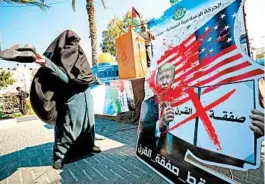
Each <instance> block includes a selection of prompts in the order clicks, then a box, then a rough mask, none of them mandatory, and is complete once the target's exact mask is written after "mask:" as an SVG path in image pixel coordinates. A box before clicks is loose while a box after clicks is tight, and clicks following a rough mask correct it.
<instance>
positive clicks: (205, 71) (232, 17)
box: [157, 0, 264, 106]
mask: <svg viewBox="0 0 265 185" xmlns="http://www.w3.org/2000/svg"><path fill="white" fill-rule="evenodd" d="M240 4H241V0H236V1H234V2H233V3H231V4H230V5H228V6H227V7H226V8H224V9H223V10H221V11H220V12H219V13H217V14H215V15H214V16H213V17H212V18H211V19H210V20H209V21H208V22H207V23H205V24H204V25H203V26H201V27H200V28H199V29H198V30H197V31H195V32H194V33H193V34H191V35H190V36H189V37H188V38H187V39H186V40H184V41H183V42H182V43H181V44H180V45H178V46H176V47H173V48H170V49H169V50H168V51H166V52H165V53H164V55H163V56H162V57H161V58H160V59H159V60H158V61H157V65H158V67H159V66H161V65H163V64H165V63H173V64H174V65H175V81H174V86H176V87H177V86H180V85H182V86H183V85H184V86H189V87H190V86H192V87H202V86H211V87H208V88H206V89H205V90H204V91H203V92H202V94H206V93H209V92H211V91H213V90H215V89H217V88H218V86H212V85H222V84H227V83H232V82H239V81H243V80H247V79H250V78H253V77H254V76H257V75H261V74H264V71H263V70H261V69H256V68H255V67H253V65H252V64H251V62H250V58H247V57H244V55H243V54H242V51H241V49H240V47H238V46H237V45H236V43H235V38H234V27H235V21H236V17H237V12H238V10H239V7H240ZM189 99H190V98H189V97H188V95H187V94H185V93H184V94H183V96H181V97H180V98H178V99H177V101H176V102H175V103H174V104H173V105H172V106H179V105H181V104H183V103H185V102H187V101H189Z"/></svg>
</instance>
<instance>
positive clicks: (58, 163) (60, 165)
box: [52, 159, 63, 170]
mask: <svg viewBox="0 0 265 185" xmlns="http://www.w3.org/2000/svg"><path fill="white" fill-rule="evenodd" d="M52 167H53V168H54V169H55V170H60V169H62V168H63V163H62V160H60V159H59V160H57V161H54V162H53V166H52Z"/></svg>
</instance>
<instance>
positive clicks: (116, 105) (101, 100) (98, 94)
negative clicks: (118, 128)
mask: <svg viewBox="0 0 265 185" xmlns="http://www.w3.org/2000/svg"><path fill="white" fill-rule="evenodd" d="M91 92H92V95H93V98H94V101H95V102H96V103H94V113H95V114H100V115H109V116H116V115H117V114H118V113H122V112H128V111H129V110H130V109H132V108H134V106H135V105H134V95H133V90H132V85H131V82H130V81H129V80H128V81H126V80H114V81H110V85H98V86H95V87H93V88H92V90H91Z"/></svg>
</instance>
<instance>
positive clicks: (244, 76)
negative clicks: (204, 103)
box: [202, 69, 264, 94]
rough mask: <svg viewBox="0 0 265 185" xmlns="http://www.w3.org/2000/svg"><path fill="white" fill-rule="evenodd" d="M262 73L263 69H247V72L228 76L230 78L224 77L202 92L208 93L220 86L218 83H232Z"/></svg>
mask: <svg viewBox="0 0 265 185" xmlns="http://www.w3.org/2000/svg"><path fill="white" fill-rule="evenodd" d="M262 74H264V71H263V70H261V69H256V70H253V71H249V72H247V73H244V74H241V75H238V76H233V77H230V78H227V79H224V80H222V81H220V82H218V83H217V84H216V85H218V86H212V87H208V88H207V89H205V90H204V91H203V92H202V94H206V93H209V92H211V91H213V90H215V89H217V88H218V87H220V85H224V84H228V83H232V82H238V81H241V80H245V79H247V78H250V77H253V76H257V75H262Z"/></svg>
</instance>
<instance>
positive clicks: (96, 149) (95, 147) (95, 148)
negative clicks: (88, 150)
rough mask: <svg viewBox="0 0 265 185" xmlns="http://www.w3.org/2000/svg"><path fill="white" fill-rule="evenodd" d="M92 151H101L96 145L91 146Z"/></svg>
mask: <svg viewBox="0 0 265 185" xmlns="http://www.w3.org/2000/svg"><path fill="white" fill-rule="evenodd" d="M92 152H93V153H100V152H101V149H100V148H99V147H98V146H96V145H95V146H93V148H92Z"/></svg>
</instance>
